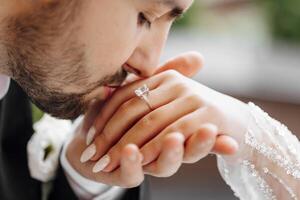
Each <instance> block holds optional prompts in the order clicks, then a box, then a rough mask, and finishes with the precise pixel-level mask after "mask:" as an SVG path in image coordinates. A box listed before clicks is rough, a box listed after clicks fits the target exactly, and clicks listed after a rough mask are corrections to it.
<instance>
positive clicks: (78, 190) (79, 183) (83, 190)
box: [60, 118, 126, 200]
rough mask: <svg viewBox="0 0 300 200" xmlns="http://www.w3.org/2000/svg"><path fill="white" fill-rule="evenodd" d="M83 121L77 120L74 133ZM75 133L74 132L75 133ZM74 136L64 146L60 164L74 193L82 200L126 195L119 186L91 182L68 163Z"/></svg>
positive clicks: (112, 199)
mask: <svg viewBox="0 0 300 200" xmlns="http://www.w3.org/2000/svg"><path fill="white" fill-rule="evenodd" d="M81 121H82V118H81V119H77V120H76V121H75V123H74V131H75V130H76V129H77V127H78V126H79V124H80V122H81ZM74 131H73V132H74ZM72 136H73V134H72ZM72 136H71V137H70V138H69V139H68V140H67V142H66V143H65V144H64V146H63V150H62V153H61V156H60V162H61V165H62V167H63V169H64V172H65V174H66V177H67V180H68V182H69V184H70V186H71V188H72V189H73V191H74V193H75V194H76V195H77V196H78V198H80V199H93V200H118V199H120V197H121V196H122V195H123V194H124V192H125V191H126V189H123V188H120V187H117V186H108V185H105V184H102V183H98V182H95V181H92V180H89V179H87V178H85V177H83V176H81V175H80V174H79V173H78V172H77V171H76V170H75V169H74V168H73V167H72V166H71V165H70V163H69V162H68V160H67V157H66V149H67V147H68V144H69V142H70V141H71V140H72Z"/></svg>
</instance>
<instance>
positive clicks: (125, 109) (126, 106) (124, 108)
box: [118, 99, 133, 116]
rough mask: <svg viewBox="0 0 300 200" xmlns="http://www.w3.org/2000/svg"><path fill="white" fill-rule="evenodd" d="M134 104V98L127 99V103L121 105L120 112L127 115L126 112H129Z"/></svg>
mask: <svg viewBox="0 0 300 200" xmlns="http://www.w3.org/2000/svg"><path fill="white" fill-rule="evenodd" d="M132 104H133V100H132V99H131V100H128V101H126V102H125V103H123V104H122V105H121V106H120V108H119V111H118V112H119V114H120V115H125V116H126V114H127V113H129V110H130V109H129V108H130V107H131V106H132Z"/></svg>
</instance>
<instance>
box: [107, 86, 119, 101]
mask: <svg viewBox="0 0 300 200" xmlns="http://www.w3.org/2000/svg"><path fill="white" fill-rule="evenodd" d="M119 87H120V86H108V85H107V86H104V90H105V95H104V96H105V97H104V100H106V99H108V98H110V97H111V96H112V95H113V93H114V92H115V90H116V89H118V88H119Z"/></svg>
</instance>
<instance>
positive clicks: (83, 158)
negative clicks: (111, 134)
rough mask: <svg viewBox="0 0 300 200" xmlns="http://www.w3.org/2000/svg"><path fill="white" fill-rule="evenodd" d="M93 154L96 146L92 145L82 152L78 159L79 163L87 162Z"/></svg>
mask: <svg viewBox="0 0 300 200" xmlns="http://www.w3.org/2000/svg"><path fill="white" fill-rule="evenodd" d="M95 153H96V145H95V144H92V145H90V146H89V147H88V148H87V149H86V150H84V152H83V153H82V155H81V157H80V162H82V163H85V162H87V161H88V160H90V159H91V158H92V157H93V156H94V155H95Z"/></svg>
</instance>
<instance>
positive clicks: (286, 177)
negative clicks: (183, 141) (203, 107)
mask: <svg viewBox="0 0 300 200" xmlns="http://www.w3.org/2000/svg"><path fill="white" fill-rule="evenodd" d="M249 109H250V111H251V117H252V119H251V120H250V121H251V122H250V124H249V128H248V130H247V132H246V134H245V136H244V139H243V141H240V153H238V154H237V155H235V156H218V158H217V159H218V168H219V171H220V173H221V175H222V177H223V179H224V180H225V182H226V183H227V184H228V185H229V186H230V187H231V189H232V190H233V191H234V194H235V196H237V197H238V198H240V199H243V200H248V199H249V200H263V199H280V200H281V199H282V200H288V199H293V200H296V199H300V143H299V140H298V139H297V137H296V136H295V135H293V134H292V133H291V132H290V131H289V130H288V128H287V127H286V126H284V125H283V124H281V123H280V122H278V121H276V120H274V119H273V118H271V117H270V116H269V115H268V114H267V113H265V112H264V111H262V110H261V109H260V108H259V107H258V106H256V105H254V104H253V103H249Z"/></svg>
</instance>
